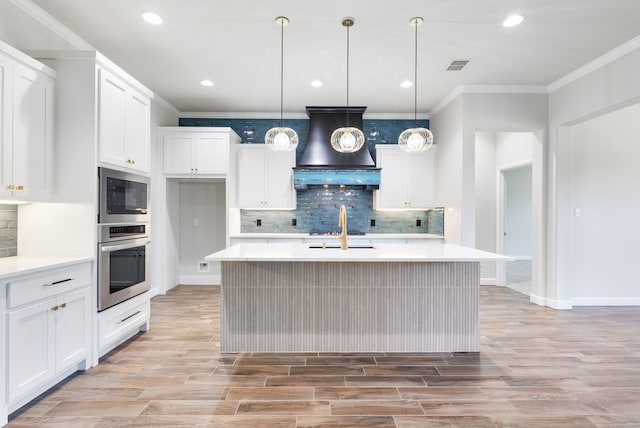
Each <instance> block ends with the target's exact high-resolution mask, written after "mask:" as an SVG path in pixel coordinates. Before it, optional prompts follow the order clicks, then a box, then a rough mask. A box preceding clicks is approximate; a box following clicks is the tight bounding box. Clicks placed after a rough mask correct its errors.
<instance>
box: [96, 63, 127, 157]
mask: <svg viewBox="0 0 640 428" xmlns="http://www.w3.org/2000/svg"><path fill="white" fill-rule="evenodd" d="M99 74H100V85H99V95H98V98H99V108H98V142H99V146H100V160H101V161H102V162H107V163H110V164H113V165H117V166H125V165H127V162H126V154H125V132H126V130H125V129H126V128H125V111H126V108H127V86H126V85H125V83H124V82H123V81H121V80H120V79H118V78H116V77H115V76H113V75H112V74H111V73H109V72H108V71H106V70H104V69H100V72H99Z"/></svg>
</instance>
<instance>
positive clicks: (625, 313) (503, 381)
mask: <svg viewBox="0 0 640 428" xmlns="http://www.w3.org/2000/svg"><path fill="white" fill-rule="evenodd" d="M481 295H482V296H481V311H480V314H481V315H480V316H481V326H482V327H481V329H482V330H481V331H482V343H481V349H482V352H480V353H471V354H469V353H461V354H450V353H438V354H402V353H398V354H395V353H394V354H384V353H365V354H324V353H323V354H316V353H308V354H284V355H283V354H221V353H220V352H219V342H218V340H219V332H220V326H219V322H220V321H219V320H220V318H219V288H218V287H206V286H179V287H176V288H175V289H173V290H171V291H170V292H169V293H168V294H167V295H166V296H157V297H155V298H154V299H153V300H152V324H151V330H150V331H148V332H146V333H143V334H140V335H138V336H136V337H135V338H134V339H132V340H130V341H128V342H127V343H125V344H123V345H121V346H120V347H118V348H117V349H115V350H113V351H112V352H111V353H109V354H108V355H107V356H105V357H104V358H103V359H102V361H101V364H100V365H99V366H98V367H95V368H93V369H91V370H89V371H87V372H85V373H80V374H78V375H76V376H74V377H73V378H71V379H70V380H68V381H67V382H65V383H64V384H62V385H59V386H58V387H57V388H55V389H53V390H51V391H50V392H49V393H47V394H45V395H43V396H41V397H40V398H39V399H38V400H36V401H34V402H32V403H31V404H30V405H29V406H27V407H26V408H24V409H23V410H22V411H20V412H19V413H17V414H14V415H12V418H11V420H10V423H9V425H8V426H10V427H34V426H41V427H45V426H46V427H82V428H86V427H105V428H106V427H125V426H127V427H164V426H166V427H193V426H197V427H251V428H255V427H331V426H333V427H348V426H350V427H528V428H529V427H545V428H546V427H554V428H563V427H580V428H582V427H640V410H639V408H640V307H621V308H607V307H601V308H576V309H574V310H573V311H555V310H552V309H549V308H543V307H539V306H536V305H533V304H531V303H529V302H528V298H527V297H526V296H524V295H522V294H520V293H518V292H515V291H513V290H510V289H508V288H498V287H490V286H487V287H482V288H481Z"/></svg>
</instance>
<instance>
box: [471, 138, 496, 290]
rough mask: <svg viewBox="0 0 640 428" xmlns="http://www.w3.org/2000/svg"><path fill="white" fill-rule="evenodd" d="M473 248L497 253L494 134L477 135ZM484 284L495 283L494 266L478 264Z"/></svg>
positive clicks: (492, 264) (493, 264) (491, 264)
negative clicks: (474, 245)
mask: <svg viewBox="0 0 640 428" xmlns="http://www.w3.org/2000/svg"><path fill="white" fill-rule="evenodd" d="M475 174H476V178H475V184H476V192H475V198H476V226H475V228H476V248H478V249H480V250H485V251H491V252H495V251H496V235H497V232H496V216H497V213H496V207H497V200H496V198H497V183H496V176H497V168H496V133H495V132H482V131H480V132H477V133H476V163H475ZM480 277H481V278H482V283H483V284H496V267H495V263H486V262H485V263H481V264H480Z"/></svg>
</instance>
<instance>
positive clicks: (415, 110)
mask: <svg viewBox="0 0 640 428" xmlns="http://www.w3.org/2000/svg"><path fill="white" fill-rule="evenodd" d="M414 25H415V27H416V33H415V50H414V69H413V121H414V123H415V127H416V128H417V127H418V21H417V20H416V21H415V23H414Z"/></svg>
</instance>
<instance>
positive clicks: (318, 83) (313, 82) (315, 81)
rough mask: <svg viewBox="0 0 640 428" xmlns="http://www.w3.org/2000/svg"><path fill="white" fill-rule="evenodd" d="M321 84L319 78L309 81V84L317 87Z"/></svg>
mask: <svg viewBox="0 0 640 428" xmlns="http://www.w3.org/2000/svg"><path fill="white" fill-rule="evenodd" d="M322 85H323V83H322V82H321V81H320V80H313V81H311V86H313V87H314V88H319V87H320V86H322Z"/></svg>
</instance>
